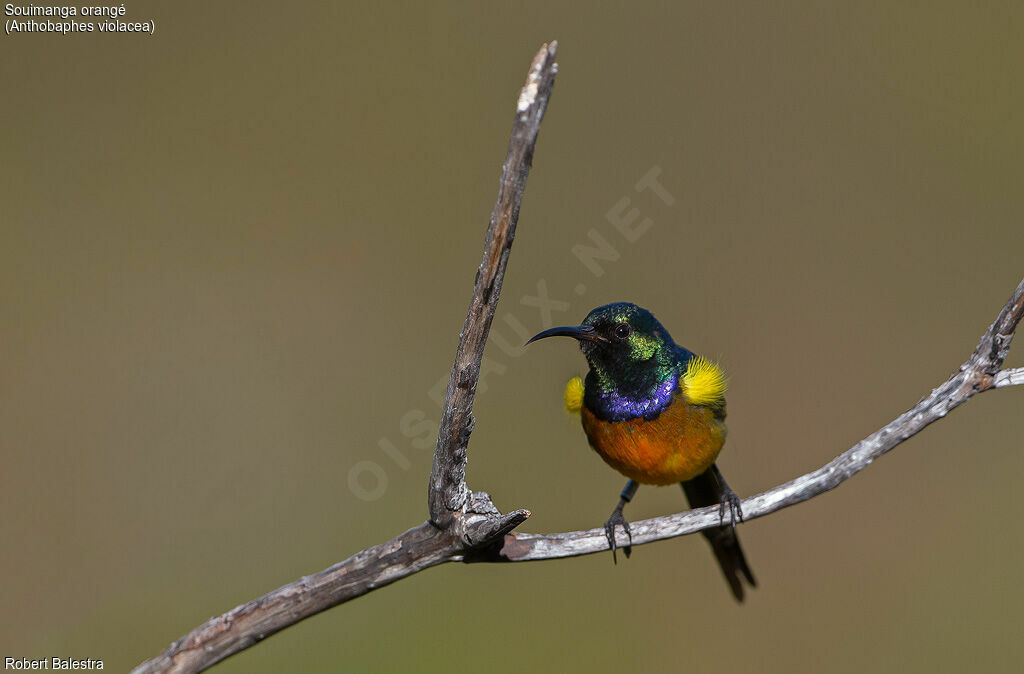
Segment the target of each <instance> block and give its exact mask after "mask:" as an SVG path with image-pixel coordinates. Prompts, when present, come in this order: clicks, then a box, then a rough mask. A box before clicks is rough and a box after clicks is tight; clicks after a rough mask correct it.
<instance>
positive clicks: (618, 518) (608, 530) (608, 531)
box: [604, 504, 633, 564]
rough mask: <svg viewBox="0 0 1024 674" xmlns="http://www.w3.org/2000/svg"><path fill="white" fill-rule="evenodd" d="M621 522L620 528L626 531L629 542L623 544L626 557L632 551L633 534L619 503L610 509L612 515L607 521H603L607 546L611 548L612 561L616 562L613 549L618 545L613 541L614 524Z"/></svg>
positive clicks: (617, 561)
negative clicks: (613, 508)
mask: <svg viewBox="0 0 1024 674" xmlns="http://www.w3.org/2000/svg"><path fill="white" fill-rule="evenodd" d="M617 524H621V525H622V529H623V530H624V531H625V532H626V536H627V537H628V538H629V544H627V545H625V546H623V548H622V551H623V552H624V553H626V558H627V559H628V558H629V553H631V552H633V546H632V543H633V534H632V532H630V530H629V522H627V521H626V518H625V517H623V516H622V504H619V507H617V508H616V509H615V510H613V511H612V516H611V517H609V518H608V521H607V522H605V523H604V535H605V536H606V537H607V538H608V547H610V548H611V549H612V561H613V562H614V563H616V564H618V563H619V560H618V559H616V557H615V549H616V548H617V547H618V545H617V544H616V542H615V525H617Z"/></svg>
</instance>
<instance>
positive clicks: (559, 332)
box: [523, 325, 608, 346]
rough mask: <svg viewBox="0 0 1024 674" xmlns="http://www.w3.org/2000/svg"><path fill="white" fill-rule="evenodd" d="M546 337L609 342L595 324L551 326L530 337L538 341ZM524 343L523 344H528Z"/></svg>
mask: <svg viewBox="0 0 1024 674" xmlns="http://www.w3.org/2000/svg"><path fill="white" fill-rule="evenodd" d="M546 337H572V338H574V339H578V340H579V341H581V342H607V341H608V340H607V339H605V338H604V337H602V336H601V335H599V334H597V331H596V330H594V328H593V326H590V325H564V326H562V327H558V328H549V329H547V330H545V331H543V332H538V333H537V334H536V335H534V336H533V337H531V338H530V341H529V342H527V343H526V344H530V343H531V342H536V341H537V340H538V339H544V338H546ZM526 344H524V345H523V346H526Z"/></svg>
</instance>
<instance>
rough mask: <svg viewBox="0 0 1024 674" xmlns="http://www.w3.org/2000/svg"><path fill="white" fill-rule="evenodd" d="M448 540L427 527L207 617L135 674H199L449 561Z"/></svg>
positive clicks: (134, 672)
mask: <svg viewBox="0 0 1024 674" xmlns="http://www.w3.org/2000/svg"><path fill="white" fill-rule="evenodd" d="M450 548H451V541H449V540H447V539H446V538H445V537H443V536H439V535H438V532H437V529H436V528H435V527H434V526H433V525H432V524H430V523H429V522H424V523H423V524H421V525H419V526H418V527H415V528H413V529H410V530H409V531H406V532H405V533H404V534H402V535H401V536H397V537H396V538H393V539H391V540H390V541H388V542H387V543H381V544H380V545H378V546H375V547H372V548H369V549H368V550H363V551H362V552H359V553H356V554H355V555H353V556H352V557H349V558H348V559H346V560H345V561H343V562H339V563H338V564H335V565H334V566H332V567H330V568H329V569H325V570H323V571H321V572H320V573H316V574H313V575H312V576H306V577H304V578H300V579H299V580H297V581H295V582H294V583H289V584H288V585H285V586H284V587H281V588H278V589H276V590H274V591H273V592H271V593H270V594H267V595H264V596H262V597H260V598H259V599H254V600H253V601H250V602H248V603H246V604H242V605H241V606H239V607H237V608H235V609H234V610H232V611H229V612H227V613H225V614H224V615H222V616H220V617H217V618H211V619H210V620H209V621H207V622H206V623H204V624H203V625H200V626H199V627H197V628H196V629H194V630H192V631H191V632H189V633H188V634H186V635H185V636H184V637H182V638H181V639H178V640H177V641H175V642H174V643H173V644H171V645H170V646H169V647H168V648H167V650H165V651H164V652H163V653H161V654H160V655H158V656H157V657H155V658H153V659H152V660H147V661H146V662H144V663H142V664H141V665H139V666H138V667H136V668H135V669H134V670H133V674H143V673H149V672H199V671H202V670H204V669H206V668H207V667H211V666H213V665H215V664H216V663H218V662H220V661H221V660H223V659H224V658H226V657H228V656H229V655H234V654H235V653H237V652H239V651H241V650H244V649H246V648H249V647H250V646H252V645H254V644H256V643H258V642H260V641H262V640H263V639H265V638H267V637H269V636H270V635H271V634H274V633H275V632H279V631H281V630H282V629H284V628H285V627H288V626H289V625H294V624H295V623H297V622H299V621H300V620H303V619H304V618H308V617H309V616H311V615H314V614H316V613H319V612H320V611H323V610H326V609H329V608H331V607H332V606H336V605H338V604H340V603H342V602H346V601H348V600H349V599H355V598H356V597H359V596H361V595H364V594H366V593H367V592H369V591H370V590H376V589H377V588H378V587H384V586H385V585H389V584H391V583H393V582H395V581H396V580H400V579H402V578H405V577H406V576H408V575H411V574H413V573H416V572H417V571H422V570H423V569H426V568H428V567H431V566H435V565H437V564H440V563H441V562H445V561H448V558H449V554H450Z"/></svg>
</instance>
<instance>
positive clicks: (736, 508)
mask: <svg viewBox="0 0 1024 674" xmlns="http://www.w3.org/2000/svg"><path fill="white" fill-rule="evenodd" d="M726 508H728V509H729V524H730V526H732V528H733V529H735V528H736V523H737V522H742V521H743V508H742V507H741V506H740V497H739V496H737V495H736V492H734V491H733V490H732V489H729V488H728V487H726V488H725V491H724V492H723V493H722V501H721V502H720V503H719V504H718V526H722V525H724V524H725V509H726Z"/></svg>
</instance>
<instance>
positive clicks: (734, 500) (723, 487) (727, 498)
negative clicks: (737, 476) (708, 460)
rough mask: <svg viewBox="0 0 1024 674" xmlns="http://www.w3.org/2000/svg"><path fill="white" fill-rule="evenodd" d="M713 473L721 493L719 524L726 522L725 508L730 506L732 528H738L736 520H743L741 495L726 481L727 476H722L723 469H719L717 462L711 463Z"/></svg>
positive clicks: (709, 470)
mask: <svg viewBox="0 0 1024 674" xmlns="http://www.w3.org/2000/svg"><path fill="white" fill-rule="evenodd" d="M708 472H710V473H711V477H713V478H714V479H715V482H717V483H718V486H719V494H720V496H721V501H719V506H718V524H719V526H721V525H722V524H723V523H724V522H725V509H726V508H727V507H728V508H729V524H731V525H732V528H733V529H735V528H736V522H737V521H739V522H742V521H743V509H742V508H741V507H740V497H739V496H737V495H736V492H734V491H733V490H732V489H731V488H730V487H729V485H728V484H727V483H726V481H725V478H724V477H722V471H720V470H718V466H717V465H716V464H711V468H709V469H708Z"/></svg>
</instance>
